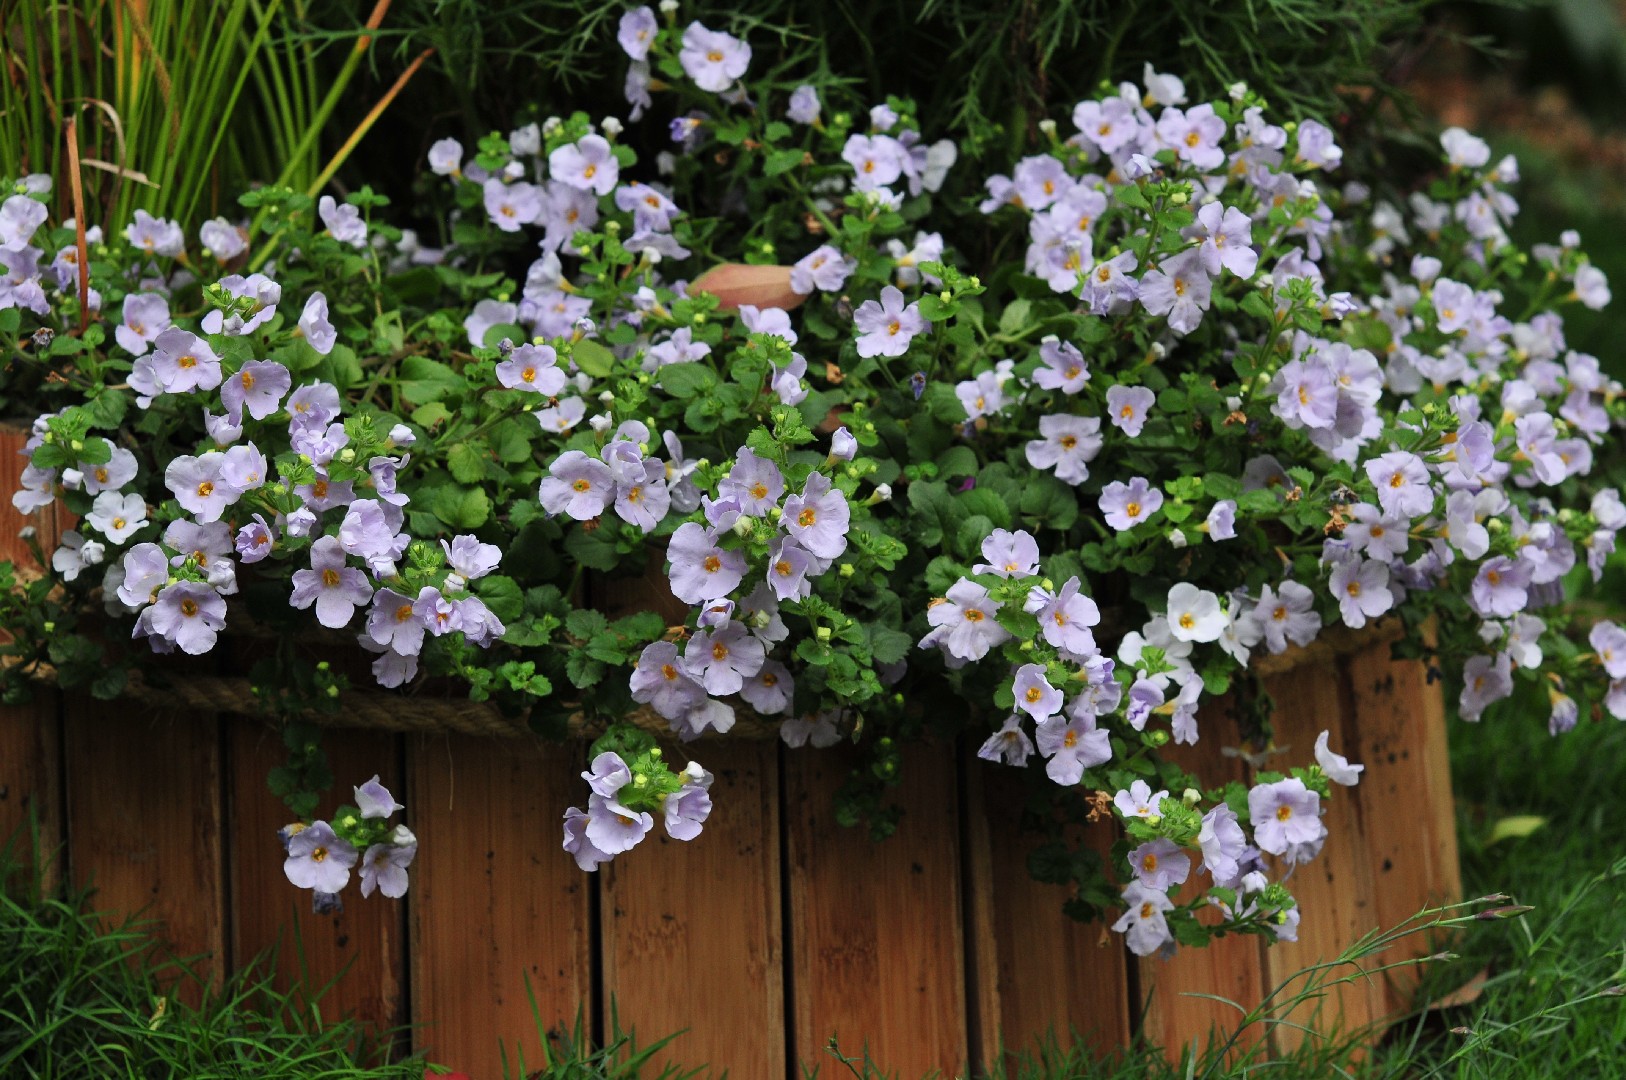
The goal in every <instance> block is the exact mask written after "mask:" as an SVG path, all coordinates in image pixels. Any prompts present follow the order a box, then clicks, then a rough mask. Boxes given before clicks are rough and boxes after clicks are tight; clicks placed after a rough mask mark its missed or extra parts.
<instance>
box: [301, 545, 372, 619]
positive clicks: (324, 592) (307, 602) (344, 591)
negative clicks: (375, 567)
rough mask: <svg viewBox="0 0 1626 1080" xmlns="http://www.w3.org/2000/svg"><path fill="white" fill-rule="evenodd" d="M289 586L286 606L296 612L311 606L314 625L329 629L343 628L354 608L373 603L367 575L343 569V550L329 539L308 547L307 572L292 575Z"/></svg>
mask: <svg viewBox="0 0 1626 1080" xmlns="http://www.w3.org/2000/svg"><path fill="white" fill-rule="evenodd" d="M293 586H294V590H293V595H292V596H291V597H289V600H288V602H289V603H290V604H291V605H293V606H294V607H296V608H300V609H304V608H308V607H310V606H311V605H312V604H315V605H316V621H317V622H319V623H321V624H322V625H323V626H326V627H328V628H330V629H338V628H340V627H343V626H345V625H347V624H348V623H349V622H350V618H351V616H353V615H354V614H355V613H356V608H358V607H361V606H363V605H365V604H368V603H370V602H371V601H372V599H373V587H372V585H370V584H369V583H368V581H367V575H366V574H364V573H362V572H361V571H360V570H357V569H355V568H354V567H350V566H346V565H345V556H344V550H343V549H342V548H341V547H340V546H339V540H338V538H337V537H332V536H324V537H322V538H321V539H319V540H317V541H316V543H314V544H312V545H311V566H310V569H309V570H296V571H294V575H293Z"/></svg>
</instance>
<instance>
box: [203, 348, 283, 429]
mask: <svg viewBox="0 0 1626 1080" xmlns="http://www.w3.org/2000/svg"><path fill="white" fill-rule="evenodd" d="M292 385H293V377H292V376H291V375H289V374H288V369H287V368H285V367H283V366H282V365H281V364H279V363H277V362H276V361H275V360H249V361H247V362H246V363H244V364H243V366H242V367H241V368H240V369H239V370H238V371H237V373H236V374H235V375H233V376H232V377H231V378H229V379H227V380H226V381H225V382H224V383H222V384H221V386H220V403H221V404H222V405H224V406H225V407H226V412H227V415H229V416H231V417H233V418H234V419H240V418H241V417H242V415H243V412H244V410H245V409H246V410H247V411H248V414H249V415H250V416H252V417H253V418H254V419H256V420H264V419H265V418H266V417H268V416H270V415H271V414H272V413H274V412H276V411H277V409H279V408H280V407H281V406H282V399H283V396H284V395H285V394H287V393H288V390H289V388H290V387H291V386H292Z"/></svg>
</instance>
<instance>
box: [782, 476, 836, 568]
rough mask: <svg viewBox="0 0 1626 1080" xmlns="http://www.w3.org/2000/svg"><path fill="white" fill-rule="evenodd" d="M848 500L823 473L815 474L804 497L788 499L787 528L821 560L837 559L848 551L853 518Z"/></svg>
mask: <svg viewBox="0 0 1626 1080" xmlns="http://www.w3.org/2000/svg"><path fill="white" fill-rule="evenodd" d="M851 513H852V512H851V510H850V508H849V507H848V506H847V497H846V496H845V495H843V494H842V493H841V492H840V491H838V490H836V489H835V488H833V487H831V485H830V481H829V479H828V478H827V477H826V476H824V475H823V474H822V473H813V474H811V475H810V476H808V478H807V483H806V484H804V485H803V486H802V493H801V494H800V495H791V496H789V497H788V498H786V499H785V512H784V517H783V518H782V519H781V522H782V524H783V525H784V526H785V529H786V530H787V531H788V532H789V533H790V535H791V536H792V537H793V538H794V539H795V540H796V542H797V543H798V544H800V545H801V546H802V547H804V548H806V549H807V550H808V551H809V552H810V553H812V554H813V555H815V556H817V557H818V558H821V559H835V558H839V557H840V556H841V553H842V552H844V551H846V550H847V527H848V524H849V522H850V519H851Z"/></svg>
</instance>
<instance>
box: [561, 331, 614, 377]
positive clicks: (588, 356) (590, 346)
mask: <svg viewBox="0 0 1626 1080" xmlns="http://www.w3.org/2000/svg"><path fill="white" fill-rule="evenodd" d="M570 355H571V356H572V357H573V358H574V359H575V361H576V366H577V367H579V368H581V369H582V370H583V371H585V372H587V374H589V375H591V376H592V377H593V378H595V379H602V378H605V377H606V376H608V375H609V374H610V372H611V370H612V369H613V368H614V367H615V354H614V353H612V352H611V351H610V350H609V349H606V348H605V347H604V346H603V345H600V344H599V343H598V342H596V341H594V340H593V339H592V338H583V339H582V340H580V341H578V342H576V344H574V345H572V346H571V350H570Z"/></svg>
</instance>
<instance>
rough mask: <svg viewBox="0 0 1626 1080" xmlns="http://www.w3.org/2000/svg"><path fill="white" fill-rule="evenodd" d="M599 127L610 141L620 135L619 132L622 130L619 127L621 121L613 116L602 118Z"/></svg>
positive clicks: (620, 126)
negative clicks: (602, 120)
mask: <svg viewBox="0 0 1626 1080" xmlns="http://www.w3.org/2000/svg"><path fill="white" fill-rule="evenodd" d="M599 127H601V128H603V129H604V134H606V135H608V136H609V137H610V138H612V139H613V138H615V137H616V136H617V135H619V134H621V132H622V131H623V130H624V129H623V127H622V125H621V121H620V120H617V119H616V118H615V117H613V116H606V117H605V118H604V122H603V123H602V124H600V125H599Z"/></svg>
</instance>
